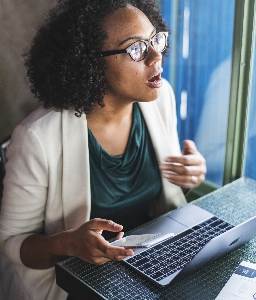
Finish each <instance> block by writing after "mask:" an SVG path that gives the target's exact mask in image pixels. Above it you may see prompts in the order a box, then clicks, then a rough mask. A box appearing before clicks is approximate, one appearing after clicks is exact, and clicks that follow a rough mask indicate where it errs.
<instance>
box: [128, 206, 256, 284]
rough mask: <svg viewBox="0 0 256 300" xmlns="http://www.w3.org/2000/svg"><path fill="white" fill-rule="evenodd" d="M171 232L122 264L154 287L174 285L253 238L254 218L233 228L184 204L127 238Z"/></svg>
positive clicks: (202, 211) (139, 250) (208, 213)
mask: <svg viewBox="0 0 256 300" xmlns="http://www.w3.org/2000/svg"><path fill="white" fill-rule="evenodd" d="M167 232H173V233H174V234H175V236H174V237H170V238H168V239H166V240H164V241H162V242H159V243H157V244H156V245H154V246H152V247H150V248H144V249H138V250H136V251H135V253H134V256H133V257H127V258H125V259H123V261H122V262H123V263H124V264H126V265H127V266H129V267H130V268H132V269H134V270H136V271H137V272H139V273H140V274H142V275H143V276H145V277H147V278H148V279H149V280H151V281H154V282H155V283H156V284H158V285H161V286H165V285H168V284H172V283H173V284H174V283H176V282H178V281H180V280H182V279H184V278H185V277H187V276H189V275H191V274H193V273H194V272H196V271H197V270H199V269H201V268H203V267H205V266H207V265H208V264H211V263H213V262H214V261H216V260H218V259H219V258H221V257H222V256H224V255H226V254H228V253H229V252H231V251H233V250H235V249H237V248H239V247H240V246H242V245H243V244H245V243H247V242H248V241H250V240H251V239H253V238H254V237H255V236H256V216H255V217H253V218H251V219H249V220H247V221H245V222H243V223H241V224H239V225H238V226H233V225H231V224H230V223H228V222H226V221H225V220H222V219H220V218H218V217H217V216H215V215H214V214H212V213H210V212H208V211H206V210H204V209H202V208H200V207H199V206H196V205H194V204H188V205H186V206H184V207H182V208H180V209H177V210H174V211H172V212H170V213H168V214H167V215H165V216H164V217H161V218H159V219H157V220H155V221H153V222H152V223H149V224H148V225H147V226H145V227H143V228H139V229H137V230H134V231H132V232H131V233H130V234H132V235H139V234H153V233H155V234H157V233H167Z"/></svg>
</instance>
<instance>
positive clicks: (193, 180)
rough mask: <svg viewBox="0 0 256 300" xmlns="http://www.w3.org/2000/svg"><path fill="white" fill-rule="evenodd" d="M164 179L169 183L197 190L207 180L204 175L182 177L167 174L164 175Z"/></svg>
mask: <svg viewBox="0 0 256 300" xmlns="http://www.w3.org/2000/svg"><path fill="white" fill-rule="evenodd" d="M163 177H164V178H166V179H167V180H168V181H169V182H171V183H173V184H175V185H178V186H181V187H184V188H195V187H197V186H199V185H200V184H201V183H202V182H203V181H204V179H205V175H204V174H201V175H199V176H191V175H186V176H180V175H173V174H168V173H167V174H163Z"/></svg>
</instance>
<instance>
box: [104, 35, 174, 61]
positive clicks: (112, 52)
mask: <svg viewBox="0 0 256 300" xmlns="http://www.w3.org/2000/svg"><path fill="white" fill-rule="evenodd" d="M159 33H163V35H164V36H165V47H164V49H163V50H162V51H160V52H159V53H162V52H164V50H165V49H166V48H167V45H168V43H167V39H168V32H167V31H159V32H157V33H156V34H154V36H152V38H150V39H148V40H138V41H136V42H134V43H132V44H131V45H130V46H128V47H127V48H125V49H119V50H109V51H101V52H100V54H101V55H102V56H103V57H105V56H110V55H115V54H121V53H127V54H129V56H130V58H131V59H132V60H133V61H135V62H139V61H142V60H144V59H145V58H146V57H147V55H148V45H149V43H150V44H151V46H152V47H153V48H154V49H155V47H154V46H153V44H152V40H153V38H154V37H155V36H156V35H157V34H159ZM138 42H142V43H144V44H145V45H146V49H145V52H146V54H145V56H144V57H143V58H142V59H140V60H134V59H133V58H132V56H131V54H130V52H128V51H129V50H128V48H130V47H131V46H132V45H133V44H135V43H138ZM155 50H156V49H155ZM156 51H157V50H156Z"/></svg>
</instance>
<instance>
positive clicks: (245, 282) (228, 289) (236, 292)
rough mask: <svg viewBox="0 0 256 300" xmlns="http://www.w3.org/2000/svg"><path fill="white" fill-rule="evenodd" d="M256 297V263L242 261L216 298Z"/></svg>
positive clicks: (246, 298) (228, 299) (240, 298)
mask: <svg viewBox="0 0 256 300" xmlns="http://www.w3.org/2000/svg"><path fill="white" fill-rule="evenodd" d="M254 299H256V264H253V263H250V262H246V261H242V262H241V263H240V265H239V266H238V267H237V269H236V270H235V272H234V273H233V274H232V276H231V277H230V278H229V280H228V282H227V283H226V284H225V286H224V287H223V289H222V290H221V291H220V293H219V295H218V297H217V298H216V299H215V300H254Z"/></svg>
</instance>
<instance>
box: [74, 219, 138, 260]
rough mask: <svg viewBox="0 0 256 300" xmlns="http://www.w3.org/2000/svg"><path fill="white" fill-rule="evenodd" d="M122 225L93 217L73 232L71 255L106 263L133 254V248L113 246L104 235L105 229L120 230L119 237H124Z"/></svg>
mask: <svg viewBox="0 0 256 300" xmlns="http://www.w3.org/2000/svg"><path fill="white" fill-rule="evenodd" d="M122 229H123V226H122V225H119V224H116V223H114V222H113V221H110V220H106V219H99V218H96V219H92V220H90V221H88V222H86V223H84V224H83V225H81V226H80V227H79V228H77V229H75V230H72V232H70V233H71V236H70V237H71V241H70V242H71V249H70V250H71V252H70V256H76V257H79V258H80V259H82V260H85V261H87V262H89V263H93V264H98V265H101V264H104V263H105V262H107V261H110V260H116V261H120V260H122V259H123V258H125V257H127V256H132V255H133V253H134V251H133V250H132V249H125V248H123V247H116V246H112V245H111V244H110V243H109V242H108V241H106V240H105V239H104V237H103V236H102V231H103V230H108V231H112V232H118V235H117V239H119V238H121V237H122V233H121V232H120V231H121V230H122Z"/></svg>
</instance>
